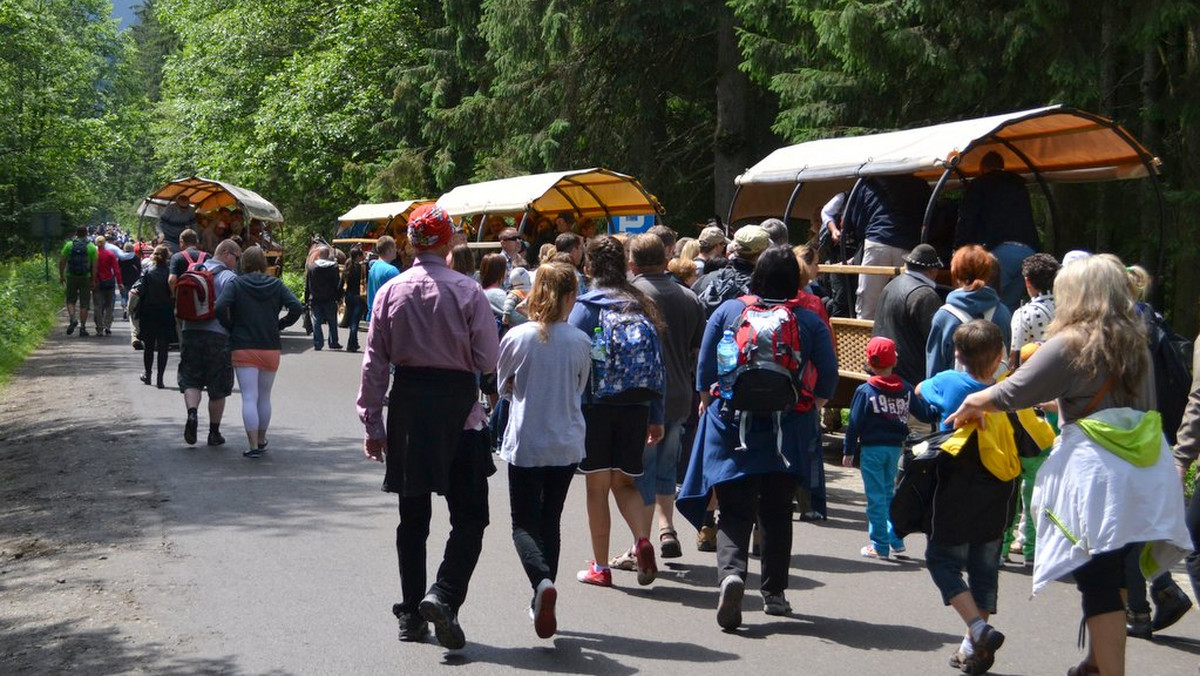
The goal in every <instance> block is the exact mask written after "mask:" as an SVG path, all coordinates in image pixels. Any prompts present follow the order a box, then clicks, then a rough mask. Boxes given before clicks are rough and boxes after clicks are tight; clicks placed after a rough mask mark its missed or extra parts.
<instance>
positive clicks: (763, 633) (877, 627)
mask: <svg viewBox="0 0 1200 676" xmlns="http://www.w3.org/2000/svg"><path fill="white" fill-rule="evenodd" d="M789 617H790V619H789V620H785V621H774V622H766V623H764V624H755V625H750V626H747V627H745V628H744V629H742V630H739V631H738V632H736V634H737V635H739V636H745V637H746V638H753V639H763V638H767V637H769V636H772V635H776V634H794V635H802V636H811V637H813V638H819V639H823V640H826V641H830V642H832V643H836V644H838V645H842V646H846V647H850V648H856V649H858V650H882V651H892V650H897V651H911V652H930V651H935V650H938V649H940V648H942V647H943V646H945V645H946V644H948V643H953V642H956V641H959V640H960V639H962V636H960V635H956V634H946V633H943V632H938V631H930V630H928V629H922V628H920V627H913V626H910V625H907V624H873V623H871V622H863V621H860V620H851V619H846V618H841V617H815V616H812V615H799V614H797V615H791V616H789Z"/></svg>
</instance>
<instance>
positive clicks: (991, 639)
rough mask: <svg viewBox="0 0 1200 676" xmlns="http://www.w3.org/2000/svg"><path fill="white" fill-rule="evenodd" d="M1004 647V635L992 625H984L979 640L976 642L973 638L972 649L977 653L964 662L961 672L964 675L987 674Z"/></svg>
mask: <svg viewBox="0 0 1200 676" xmlns="http://www.w3.org/2000/svg"><path fill="white" fill-rule="evenodd" d="M1002 645H1004V634H1002V633H1000V632H999V631H997V630H996V628H995V627H993V626H992V625H990V624H987V625H984V627H983V632H982V633H981V634H980V636H979V640H978V641H977V640H975V638H974V637H972V638H971V647H972V648H974V649H975V653H974V654H973V655H968V656H967V658H966V659H965V660H963V666H962V669H961V671H962V672H963V673H964V674H984V673H987V670H988V669H991V668H992V664H994V663H995V661H996V651H997V650H999V649H1000V646H1002Z"/></svg>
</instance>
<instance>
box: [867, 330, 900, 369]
mask: <svg viewBox="0 0 1200 676" xmlns="http://www.w3.org/2000/svg"><path fill="white" fill-rule="evenodd" d="M867 363H868V364H870V365H871V367H872V368H877V369H887V368H891V367H893V366H895V365H896V341H894V340H892V339H891V338H884V337H883V336H875V337H874V338H872V339H871V341H870V342H868V343H867Z"/></svg>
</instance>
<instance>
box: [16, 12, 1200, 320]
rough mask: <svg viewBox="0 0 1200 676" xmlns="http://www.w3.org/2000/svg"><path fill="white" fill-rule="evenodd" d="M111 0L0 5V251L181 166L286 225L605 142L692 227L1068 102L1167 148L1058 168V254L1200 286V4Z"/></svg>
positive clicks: (1182, 291)
mask: <svg viewBox="0 0 1200 676" xmlns="http://www.w3.org/2000/svg"><path fill="white" fill-rule="evenodd" d="M110 15H111V7H110V5H109V3H108V2H107V1H106V0H6V1H5V2H4V3H2V4H0V119H3V120H4V123H3V125H0V238H2V243H0V255H3V256H11V255H14V254H17V253H20V252H23V251H28V250H30V249H34V248H37V244H36V242H32V241H30V238H29V235H28V232H29V226H28V222H29V214H30V212H34V211H39V210H47V209H53V210H60V211H63V212H64V213H65V214H66V219H67V221H68V222H86V221H89V220H94V219H96V218H97V217H98V216H97V214H106V215H108V216H109V217H110V218H113V219H115V220H119V221H121V222H123V223H126V224H128V225H134V224H136V216H135V215H134V208H135V205H136V204H137V202H138V200H139V199H140V198H141V197H143V196H144V195H145V194H146V193H147V192H149V191H150V190H152V189H153V188H155V187H156V186H157V185H159V184H161V183H162V182H163V181H164V180H167V179H169V178H174V177H178V176H182V175H188V174H199V175H203V176H209V177H213V178H219V179H222V180H226V181H231V182H233V183H237V184H239V185H244V186H246V187H249V188H252V189H254V190H256V191H258V192H259V193H261V194H263V195H264V196H266V197H268V199H271V200H272V201H273V202H275V203H276V204H277V205H278V206H279V207H280V209H281V210H282V211H283V213H284V215H285V218H286V219H287V221H288V225H287V231H288V232H289V233H290V234H289V237H290V238H297V239H302V238H303V237H304V236H306V235H307V233H309V232H321V233H328V232H329V231H330V230H331V229H332V227H333V225H332V224H333V219H334V218H335V217H336V215H337V214H339V213H341V212H343V211H345V210H346V209H347V208H349V207H350V206H353V205H354V204H356V203H359V202H365V201H385V200H395V199H401V198H406V197H419V196H437V195H439V194H441V193H443V192H445V191H446V190H448V189H450V188H452V187H453V186H455V185H458V184H460V183H463V182H467V181H473V180H480V179H488V178H497V177H504V176H512V175H518V174H521V173H528V172H540V171H549V170H558V169H566V168H576V167H583V166H595V165H602V166H607V167H610V168H613V169H617V170H619V171H624V172H627V173H631V174H634V175H636V176H638V177H639V178H640V179H641V180H642V182H643V183H644V184H645V185H646V186H647V187H648V188H649V189H650V190H651V191H652V192H654V193H655V194H656V195H657V196H658V197H659V199H660V200H661V201H662V203H663V204H664V205H665V206H666V208H667V216H666V220H667V222H668V223H669V224H671V225H673V226H675V227H677V228H679V229H680V230H684V231H689V230H691V229H692V228H693V227H694V223H696V222H697V221H700V220H703V219H705V218H707V217H709V216H711V215H713V214H715V213H721V214H723V213H724V212H725V210H726V208H727V206H728V202H729V199H730V196H731V194H732V187H733V185H732V180H733V177H734V176H736V175H737V174H738V173H740V171H742V170H743V169H744V168H745V167H747V166H749V165H751V164H753V163H754V162H756V161H758V160H759V159H761V158H762V157H763V156H764V155H766V154H767V153H768V152H770V151H771V150H773V149H774V148H777V147H779V146H780V145H783V144H786V143H791V142H798V141H803V140H809V139H814V138H823V137H830V136H843V135H850V134H860V133H865V132H872V131H877V130H886V129H894V128H904V127H912V126H919V125H924V124H931V123H936V122H942V121H947V120H953V119H961V118H965V117H975V116H980V115H986V114H992V113H1000V112H1007V111H1012V110H1019V109H1023V108H1029V107H1034V106H1039V105H1045V104H1048V103H1067V104H1069V105H1073V106H1076V107H1080V108H1084V109H1086V110H1090V111H1094V112H1097V113H1100V114H1103V115H1106V116H1109V117H1113V118H1115V119H1117V120H1118V121H1119V122H1121V123H1122V124H1124V125H1125V126H1126V127H1127V128H1128V129H1129V130H1130V131H1131V132H1133V133H1134V134H1135V135H1137V136H1138V137H1139V138H1140V139H1141V140H1142V141H1143V142H1144V143H1145V145H1146V146H1147V147H1148V148H1149V149H1150V150H1151V152H1153V153H1154V154H1156V155H1158V156H1159V157H1161V158H1162V160H1163V169H1164V186H1165V198H1166V205H1167V227H1166V229H1165V233H1164V232H1161V231H1160V227H1159V223H1158V206H1157V201H1156V198H1155V196H1154V194H1153V192H1152V191H1150V190H1149V188H1148V187H1147V185H1146V183H1147V182H1145V181H1142V182H1127V183H1123V184H1101V185H1094V186H1088V187H1071V188H1065V187H1058V188H1056V191H1057V193H1056V201H1058V203H1059V205H1060V206H1059V208H1060V211H1061V212H1062V214H1063V221H1064V227H1063V229H1062V232H1064V233H1065V234H1064V236H1063V240H1064V241H1056V242H1051V245H1052V247H1053V249H1054V250H1055V252H1056V253H1059V254H1061V253H1062V252H1063V251H1065V250H1067V249H1069V248H1074V247H1084V248H1088V249H1093V250H1106V251H1114V252H1116V253H1118V254H1120V255H1121V256H1123V257H1124V258H1126V259H1127V260H1130V261H1134V260H1136V261H1140V262H1142V263H1144V264H1146V265H1148V266H1150V267H1151V268H1152V269H1154V270H1155V271H1156V272H1157V273H1158V274H1159V276H1160V278H1161V280H1162V284H1161V289H1162V294H1161V295H1160V296H1159V301H1160V303H1162V304H1163V306H1164V307H1166V308H1167V309H1169V310H1170V311H1171V314H1172V316H1173V317H1174V320H1175V323H1176V325H1177V326H1179V327H1181V328H1182V329H1184V330H1186V331H1188V332H1192V331H1194V330H1195V329H1196V327H1197V313H1196V306H1197V303H1196V299H1197V295H1198V294H1197V291H1198V290H1200V247H1198V246H1197V240H1198V239H1200V238H1198V237H1197V234H1198V227H1200V219H1198V218H1197V216H1196V211H1197V209H1196V205H1197V202H1200V119H1198V118H1200V7H1198V6H1197V4H1196V3H1195V2H1193V1H1192V0H1136V1H1135V0H1092V1H1091V2H1082V1H1080V0H957V1H955V2H951V1H949V0H729V1H728V2H724V3H722V2H697V1H694V0H692V1H688V0H660V1H659V2H654V3H645V2H632V1H631V0H573V1H570V2H568V1H567V0H440V1H439V0H369V1H363V2H345V1H335V0H277V1H276V2H272V3H262V2H258V1H254V0H146V1H145V3H144V4H143V6H142V7H141V8H140V10H139V12H138V15H139V18H140V22H139V23H137V24H135V25H134V26H132V27H131V28H130V29H128V30H124V31H118V30H117V26H116V23H115V22H114V21H113V20H112V19H111V18H110Z"/></svg>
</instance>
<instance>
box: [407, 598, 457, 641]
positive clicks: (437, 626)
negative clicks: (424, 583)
mask: <svg viewBox="0 0 1200 676" xmlns="http://www.w3.org/2000/svg"><path fill="white" fill-rule="evenodd" d="M419 608H420V611H421V617H423V618H425V619H426V620H428V621H429V622H432V623H433V633H434V636H436V637H437V640H438V643H441V644H442V647H443V648H445V649H447V650H460V649H461V648H462V647H463V646H465V645H466V644H467V637H466V636H465V635H464V634H463V630H462V626H461V625H460V624H459V623H458V613H457V612H456V611H455V610H454V609H453V608H451V607H450V604H448V603H446V602H445V601H443V600H441V599H439V598H438V597H437V595H436V594H426V595H425V598H423V599H421V605H420V606H419Z"/></svg>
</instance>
